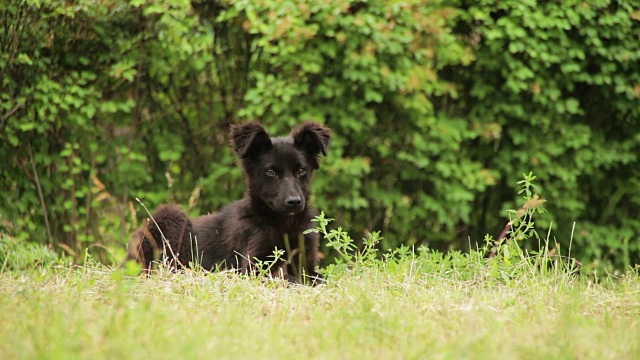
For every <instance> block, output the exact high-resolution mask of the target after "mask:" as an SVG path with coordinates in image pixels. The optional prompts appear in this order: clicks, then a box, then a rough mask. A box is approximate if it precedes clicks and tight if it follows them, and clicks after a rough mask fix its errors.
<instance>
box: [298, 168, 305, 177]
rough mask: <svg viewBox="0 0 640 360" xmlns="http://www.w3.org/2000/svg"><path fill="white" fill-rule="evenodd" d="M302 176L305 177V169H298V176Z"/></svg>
mask: <svg viewBox="0 0 640 360" xmlns="http://www.w3.org/2000/svg"><path fill="white" fill-rule="evenodd" d="M304 175H307V169H305V168H300V169H298V176H304Z"/></svg>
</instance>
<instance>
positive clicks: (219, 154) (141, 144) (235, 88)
mask: <svg viewBox="0 0 640 360" xmlns="http://www.w3.org/2000/svg"><path fill="white" fill-rule="evenodd" d="M0 19H1V21H2V22H3V23H5V24H7V26H5V27H0V74H1V80H0V81H1V85H0V130H1V131H0V139H1V140H2V141H0V151H1V152H2V160H3V164H6V165H3V166H2V167H1V168H0V196H2V197H3V198H4V199H6V200H5V203H4V204H3V205H0V216H1V217H0V231H7V232H8V233H11V234H13V235H15V236H16V237H17V238H19V239H30V240H31V241H34V242H40V243H48V244H50V245H51V246H54V247H57V248H60V249H63V250H64V251H66V252H68V253H70V254H73V255H75V256H76V258H77V259H78V260H82V254H83V252H84V251H83V249H84V248H86V247H88V246H90V245H106V246H119V247H121V246H122V244H124V243H125V242H126V240H127V239H128V234H129V233H130V232H131V231H132V230H133V228H134V227H136V226H137V224H138V223H139V222H140V220H141V219H142V218H143V217H145V216H147V214H146V213H145V212H144V211H143V209H142V208H141V207H140V206H139V204H138V203H137V202H136V201H135V200H134V199H135V198H139V199H141V201H142V202H143V203H145V205H147V206H148V207H149V208H153V207H155V206H156V205H158V204H159V203H162V202H178V203H181V204H184V205H185V206H186V207H188V208H189V211H190V212H191V213H192V214H193V215H197V214H203V213H207V212H211V211H215V210H216V209H217V208H219V207H220V206H222V205H223V204H225V203H228V202H229V201H232V200H234V199H237V198H239V197H240V196H241V195H242V192H243V186H242V185H241V183H242V175H241V172H240V170H239V168H238V167H237V165H236V164H235V160H234V159H235V157H234V155H233V154H232V153H231V151H230V149H229V147H228V146H227V137H226V136H227V132H228V126H229V124H231V123H236V122H239V121H242V120H247V119H259V120H260V121H262V122H263V123H264V124H265V125H266V126H267V128H268V129H269V130H270V131H272V132H273V133H278V134H282V133H286V132H288V130H289V129H290V127H291V126H292V125H293V124H295V123H297V122H299V121H301V120H303V119H308V118H312V119H315V120H318V121H323V122H325V123H326V124H328V125H329V126H330V127H331V128H332V129H333V131H334V133H335V136H334V139H335V141H334V142H333V143H332V145H331V149H330V154H329V157H328V158H327V159H324V160H323V165H322V169H321V171H320V172H319V173H318V175H317V178H316V182H315V197H314V202H315V204H316V205H317V207H319V208H320V209H322V210H324V211H325V213H327V214H329V216H330V217H332V218H335V219H336V223H337V224H340V225H342V226H343V227H344V228H348V229H350V232H351V233H352V234H358V233H366V232H368V231H373V230H381V234H382V237H383V240H382V241H381V246H382V247H383V250H387V249H392V248H396V247H398V246H400V245H406V246H410V245H425V246H428V247H429V248H432V249H441V250H445V249H461V250H464V249H466V248H467V247H468V244H472V247H473V246H474V245H473V244H474V243H475V242H477V241H480V240H481V239H482V238H483V237H484V235H485V233H487V232H489V233H492V234H494V235H497V233H499V231H500V230H501V229H502V227H503V226H504V223H505V222H506V220H507V219H506V217H505V214H506V212H505V209H508V208H516V207H517V206H516V203H515V201H516V197H514V195H513V194H514V193H515V191H514V190H515V188H514V184H515V183H516V178H519V176H520V174H522V173H524V172H528V171H530V170H534V172H535V173H536V175H537V176H538V178H539V179H540V189H539V190H540V191H539V192H540V193H541V195H542V196H543V197H547V198H550V199H552V201H551V203H550V206H549V207H548V210H549V213H548V214H546V215H545V216H543V217H542V218H541V219H539V222H538V225H539V227H549V226H552V224H553V227H554V233H555V234H557V240H558V241H559V242H561V243H563V244H568V242H569V241H571V240H572V241H573V243H574V252H573V255H575V256H576V257H579V258H582V260H583V262H585V263H587V264H591V265H593V266H601V265H602V264H601V263H600V262H601V261H604V264H606V265H607V266H615V267H623V266H627V265H630V264H632V263H634V262H638V261H639V253H640V241H639V239H640V238H639V234H640V220H638V218H637V214H638V211H639V209H640V197H639V196H638V193H639V192H638V191H637V190H638V188H639V187H640V180H639V179H640V176H639V175H640V174H639V170H637V169H638V168H640V167H639V166H638V155H637V154H639V153H640V149H639V147H640V145H639V144H640V131H639V130H638V129H640V128H638V126H637V124H636V123H637V120H638V118H639V113H638V112H639V111H640V108H638V106H637V103H638V99H639V98H640V69H639V67H640V62H639V61H638V60H639V57H640V42H638V41H637V40H638V37H639V36H640V21H639V20H640V6H639V5H637V4H634V3H632V2H624V1H617V2H616V1H593V2H582V1H581V2H579V1H565V2H563V3H562V4H560V3H549V2H545V3H539V2H534V1H522V2H500V1H478V2H463V1H454V0H436V1H429V2H424V1H403V2H397V1H382V0H372V1H367V2H364V1H350V0H341V1H333V2H325V1H318V0H312V1H308V2H298V1H275V0H264V1H222V0H218V1H204V0H193V1H191V2H189V1H169V0H146V1H142V0H131V1H125V0H108V1H103V2H99V3H96V2H92V1H79V2H77V3H74V4H71V3H68V2H64V1H59V0H43V1H34V0H10V1H9V2H3V3H2V4H0ZM574 222H576V226H575V231H574V229H573V223H574ZM556 228H557V229H556ZM356 238H359V237H356ZM355 245H356V246H362V244H360V243H356V244H355ZM565 246H566V245H565ZM91 249H92V250H91V251H92V252H94V251H95V252H97V251H98V249H101V247H100V246H94V247H91ZM99 255H100V256H99V258H101V259H103V260H106V259H107V256H106V254H105V253H99Z"/></svg>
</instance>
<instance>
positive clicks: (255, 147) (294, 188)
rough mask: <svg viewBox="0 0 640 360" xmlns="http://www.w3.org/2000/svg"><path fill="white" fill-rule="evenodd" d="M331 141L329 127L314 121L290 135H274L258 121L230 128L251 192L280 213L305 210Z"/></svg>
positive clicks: (296, 212)
mask: <svg viewBox="0 0 640 360" xmlns="http://www.w3.org/2000/svg"><path fill="white" fill-rule="evenodd" d="M330 140H331V131H330V130H329V128H327V127H325V126H323V125H320V124H317V123H314V122H311V121H309V122H306V123H304V124H302V125H300V126H298V127H296V128H295V129H293V130H292V131H291V134H290V135H289V136H287V137H275V138H272V137H270V136H269V134H267V132H266V131H265V130H264V128H263V127H262V125H260V124H258V123H246V124H241V125H234V126H233V127H232V128H231V145H232V146H233V149H234V150H235V151H236V152H237V153H238V155H239V156H240V159H241V161H242V167H243V168H244V171H245V174H246V176H247V184H248V192H249V195H250V196H251V197H252V198H254V199H260V200H261V201H263V202H264V203H265V204H267V205H268V206H269V207H270V208H271V209H272V210H274V211H275V212H277V213H280V214H298V213H300V212H302V211H304V210H305V208H306V203H307V201H308V199H309V192H310V185H311V176H312V174H313V171H314V170H316V169H318V167H319V159H318V157H319V156H320V154H322V155H327V148H328V146H329V141H330Z"/></svg>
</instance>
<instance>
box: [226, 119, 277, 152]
mask: <svg viewBox="0 0 640 360" xmlns="http://www.w3.org/2000/svg"><path fill="white" fill-rule="evenodd" d="M231 146H233V150H235V151H236V152H237V153H238V155H240V157H241V158H247V157H252V156H255V155H258V154H260V153H262V152H264V151H267V150H269V149H271V147H272V146H273V145H272V144H271V138H270V137H269V135H268V134H267V132H266V131H265V130H264V128H263V127H262V125H260V124H258V123H257V122H251V123H245V124H240V125H233V126H231Z"/></svg>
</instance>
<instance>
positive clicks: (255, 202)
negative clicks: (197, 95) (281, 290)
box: [127, 122, 331, 281]
mask: <svg viewBox="0 0 640 360" xmlns="http://www.w3.org/2000/svg"><path fill="white" fill-rule="evenodd" d="M330 139H331V131H330V130H329V129H328V128H326V127H324V126H322V125H320V124H316V123H314V122H307V123H304V124H302V125H300V126H298V127H297V128H295V129H293V130H292V132H291V134H290V135H289V136H288V137H276V138H271V137H269V135H268V134H267V132H266V131H265V130H264V128H263V127H262V126H261V125H260V124H257V123H247V124H242V125H237V126H233V127H232V128H231V144H232V146H233V149H234V150H235V151H236V152H237V153H238V155H239V156H240V160H241V162H242V167H243V169H244V173H245V175H246V179H247V192H246V195H245V197H244V198H243V199H241V200H238V201H236V202H234V203H231V204H229V205H227V206H226V207H224V208H223V209H222V210H221V211H220V212H217V213H214V214H210V215H205V216H201V217H197V218H193V219H189V217H188V216H187V214H186V212H185V211H184V210H183V209H182V208H181V207H179V206H176V205H162V206H160V207H159V208H158V209H157V210H156V212H155V213H154V214H153V216H152V219H151V220H150V221H149V223H148V224H147V226H145V227H143V228H141V229H139V230H138V231H137V232H136V233H135V234H134V235H133V238H132V239H131V241H130V243H129V248H128V251H127V253H128V256H127V259H128V260H137V261H139V262H140V263H142V264H143V266H144V269H146V270H149V269H150V267H151V262H152V261H153V260H154V259H156V257H157V254H159V253H160V252H161V253H162V256H164V259H165V260H168V261H169V262H170V263H171V264H173V266H176V267H178V268H181V267H186V266H189V264H190V262H193V263H199V264H200V266H202V267H203V268H204V269H206V270H215V269H219V268H227V269H239V270H241V271H242V272H243V273H251V272H252V269H253V266H252V264H253V262H254V259H258V260H260V261H268V260H273V258H272V255H273V254H274V250H275V249H276V248H278V249H281V250H285V251H286V252H285V255H284V258H283V259H281V260H280V261H278V262H277V263H275V264H274V266H272V267H271V273H272V275H274V276H281V277H283V278H285V279H287V280H289V281H295V280H294V279H295V277H294V276H293V274H297V275H300V272H299V271H300V270H302V272H303V273H305V274H306V275H307V276H310V277H312V278H315V277H316V276H317V274H316V272H315V268H316V266H317V265H318V260H319V259H318V246H319V241H318V235H317V234H315V233H310V234H304V235H303V231H304V230H306V229H309V228H312V227H313V225H312V223H311V219H312V218H313V216H314V213H313V212H312V211H311V210H310V209H309V205H308V202H309V194H310V186H311V178H312V174H313V171H314V170H316V169H318V167H319V161H318V160H319V159H318V156H319V155H320V154H323V155H326V154H327V147H328V146H329V141H330ZM163 236H164V239H166V241H163ZM287 252H288V253H287ZM154 253H155V255H156V256H154ZM296 258H297V260H296Z"/></svg>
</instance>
